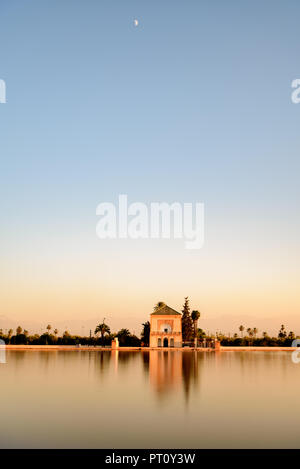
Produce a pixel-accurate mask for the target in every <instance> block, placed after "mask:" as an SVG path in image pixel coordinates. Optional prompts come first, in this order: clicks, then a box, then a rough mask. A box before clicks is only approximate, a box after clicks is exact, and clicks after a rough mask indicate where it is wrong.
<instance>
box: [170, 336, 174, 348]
mask: <svg viewBox="0 0 300 469" xmlns="http://www.w3.org/2000/svg"><path fill="white" fill-rule="evenodd" d="M170 347H174V339H173V337H172V338H171V339H170Z"/></svg>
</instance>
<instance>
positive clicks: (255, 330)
mask: <svg viewBox="0 0 300 469" xmlns="http://www.w3.org/2000/svg"><path fill="white" fill-rule="evenodd" d="M257 333H258V329H257V328H256V327H254V329H253V334H254V337H255V339H256V334H257Z"/></svg>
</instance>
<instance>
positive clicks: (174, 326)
mask: <svg viewBox="0 0 300 469" xmlns="http://www.w3.org/2000/svg"><path fill="white" fill-rule="evenodd" d="M164 329H168V332H165V331H164ZM164 338H167V339H168V346H169V347H170V340H171V339H173V340H174V347H182V334H181V316H179V315H174V316H170V315H167V316H163V315H161V316H159V315H155V316H150V347H158V346H159V345H158V340H159V339H160V340H161V347H163V342H164Z"/></svg>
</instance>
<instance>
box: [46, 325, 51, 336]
mask: <svg viewBox="0 0 300 469" xmlns="http://www.w3.org/2000/svg"><path fill="white" fill-rule="evenodd" d="M46 329H47V331H48V334H50V331H51V329H52V326H51V325H50V324H48V326H47V327H46Z"/></svg>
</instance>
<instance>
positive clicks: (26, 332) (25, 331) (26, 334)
mask: <svg viewBox="0 0 300 469" xmlns="http://www.w3.org/2000/svg"><path fill="white" fill-rule="evenodd" d="M23 334H24V335H25V337H27V336H28V331H27V330H26V329H24V331H23Z"/></svg>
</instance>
